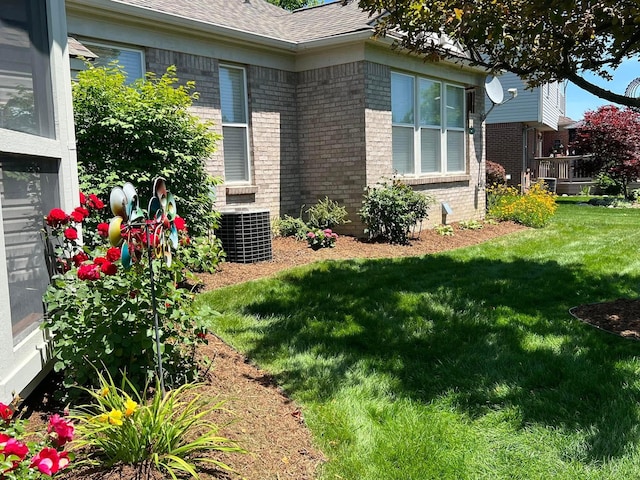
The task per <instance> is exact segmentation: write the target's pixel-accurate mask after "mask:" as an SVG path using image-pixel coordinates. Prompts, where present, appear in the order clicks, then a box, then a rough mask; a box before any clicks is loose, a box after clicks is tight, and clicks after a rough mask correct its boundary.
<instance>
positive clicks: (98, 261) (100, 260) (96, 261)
mask: <svg viewBox="0 0 640 480" xmlns="http://www.w3.org/2000/svg"><path fill="white" fill-rule="evenodd" d="M106 262H108V260H107V259H106V258H105V257H96V258H94V260H93V263H94V264H96V265H102V264H103V263H106Z"/></svg>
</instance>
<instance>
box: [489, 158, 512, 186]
mask: <svg viewBox="0 0 640 480" xmlns="http://www.w3.org/2000/svg"><path fill="white" fill-rule="evenodd" d="M486 169H487V185H488V186H492V185H505V184H506V183H507V172H506V171H505V169H504V167H503V166H502V165H500V164H499V163H496V162H492V161H491V160H487V167H486Z"/></svg>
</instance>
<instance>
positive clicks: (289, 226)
mask: <svg viewBox="0 0 640 480" xmlns="http://www.w3.org/2000/svg"><path fill="white" fill-rule="evenodd" d="M273 230H274V233H275V234H276V235H278V236H281V237H295V238H296V239H297V240H303V239H304V238H305V237H306V235H307V232H308V231H309V227H308V226H307V224H306V223H304V220H302V219H301V218H296V217H292V216H290V215H285V216H284V217H282V218H278V219H276V220H275V222H274V228H273Z"/></svg>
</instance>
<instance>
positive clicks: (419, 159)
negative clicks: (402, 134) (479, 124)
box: [391, 71, 467, 177]
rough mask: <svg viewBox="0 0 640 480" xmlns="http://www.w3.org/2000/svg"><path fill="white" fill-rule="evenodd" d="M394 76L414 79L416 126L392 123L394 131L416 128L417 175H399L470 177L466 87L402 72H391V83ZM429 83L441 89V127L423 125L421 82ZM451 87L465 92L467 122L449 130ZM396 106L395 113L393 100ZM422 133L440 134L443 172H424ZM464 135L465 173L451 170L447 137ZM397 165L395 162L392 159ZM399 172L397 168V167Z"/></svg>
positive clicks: (414, 116)
mask: <svg viewBox="0 0 640 480" xmlns="http://www.w3.org/2000/svg"><path fill="white" fill-rule="evenodd" d="M394 76H405V77H409V78H412V79H413V125H411V124H408V123H401V122H394V121H393V119H392V128H393V127H405V128H407V127H413V145H412V147H413V172H411V173H399V175H401V176H406V177H429V176H442V175H453V174H464V173H467V136H466V128H465V124H466V108H467V106H466V102H467V99H466V95H464V86H462V85H458V84H454V83H450V82H446V81H443V80H441V79H437V78H431V77H427V76H422V75H415V74H410V73H403V72H398V71H393V72H391V82H393V77H394ZM421 79H423V80H427V81H429V82H435V83H438V84H439V85H440V100H441V101H440V124H439V125H436V124H433V125H432V124H427V123H425V124H421V121H420V98H419V93H420V80H421ZM447 87H454V88H458V89H461V90H462V92H463V95H462V115H463V122H462V126H460V127H449V126H447V103H448V102H447ZM391 102H392V110H393V98H392V99H391ZM422 129H426V130H432V131H433V130H439V132H440V152H439V159H438V161H439V165H440V167H439V169H438V170H437V171H433V172H423V171H422V149H421V140H422V133H421V131H422ZM449 131H451V132H462V133H463V150H462V167H463V168H462V169H451V168H449V164H450V163H451V162H449V159H448V148H447V138H448V137H447V136H448V132H449ZM392 162H393V159H392ZM393 167H394V170H395V164H393Z"/></svg>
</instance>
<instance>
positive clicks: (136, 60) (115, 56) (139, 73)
mask: <svg viewBox="0 0 640 480" xmlns="http://www.w3.org/2000/svg"><path fill="white" fill-rule="evenodd" d="M82 44H83V45H85V46H86V47H87V48H88V49H89V50H91V52H92V53H95V54H96V55H97V58H96V59H95V60H93V62H92V63H93V64H94V65H95V66H96V67H104V66H107V65H109V64H110V63H111V62H115V61H117V62H118V63H119V65H120V66H121V67H123V69H124V73H125V74H126V76H127V80H126V82H127V83H132V82H135V81H136V80H137V79H139V78H143V77H144V55H143V53H142V50H135V49H133V48H125V47H118V46H114V45H105V44H101V43H92V42H85V41H83V42H82ZM72 74H73V76H74V77H75V74H77V72H72Z"/></svg>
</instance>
